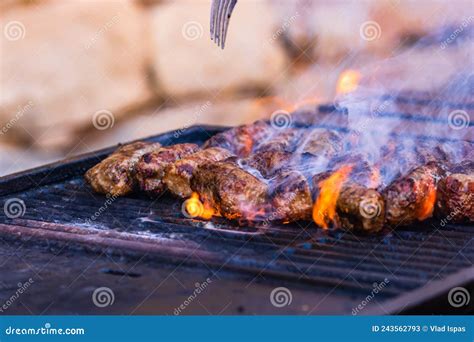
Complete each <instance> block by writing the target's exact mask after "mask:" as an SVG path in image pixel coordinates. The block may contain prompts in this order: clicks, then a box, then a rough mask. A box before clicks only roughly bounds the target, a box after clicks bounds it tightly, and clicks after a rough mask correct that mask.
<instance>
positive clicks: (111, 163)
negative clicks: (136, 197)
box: [85, 141, 161, 196]
mask: <svg viewBox="0 0 474 342" xmlns="http://www.w3.org/2000/svg"><path fill="white" fill-rule="evenodd" d="M160 147H161V145H160V144H159V143H146V142H141V141H139V142H135V143H132V144H129V145H125V146H122V147H120V148H118V149H117V150H116V151H115V152H114V153H112V154H111V155H110V156H108V157H107V158H105V159H104V160H103V161H101V162H100V163H99V164H97V165H95V166H94V167H93V168H91V169H89V170H88V171H87V172H86V174H85V179H86V181H87V182H88V183H89V184H90V185H91V187H92V189H94V191H96V192H99V193H102V194H110V195H114V196H124V195H126V194H129V193H130V192H132V191H133V189H134V187H135V185H136V180H135V168H136V165H137V163H138V161H139V160H140V158H141V157H142V156H143V155H144V154H146V153H149V152H151V151H156V150H158V149H159V148H160Z"/></svg>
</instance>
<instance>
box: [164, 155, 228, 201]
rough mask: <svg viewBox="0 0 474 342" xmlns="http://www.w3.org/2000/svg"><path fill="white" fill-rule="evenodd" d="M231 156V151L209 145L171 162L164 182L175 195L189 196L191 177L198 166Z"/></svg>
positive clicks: (190, 192)
mask: <svg viewBox="0 0 474 342" xmlns="http://www.w3.org/2000/svg"><path fill="white" fill-rule="evenodd" d="M231 156H232V153H231V152H230V151H228V150H226V149H223V148H220V147H209V148H206V149H204V150H201V151H198V152H196V153H194V154H191V155H190V156H187V157H184V158H182V159H180V160H178V161H176V162H174V163H172V164H170V165H169V166H168V167H167V169H166V170H165V175H164V177H163V182H164V183H165V184H166V186H167V187H168V189H169V190H170V191H171V192H172V193H173V194H174V195H176V196H179V197H181V198H187V197H189V196H191V194H192V190H191V184H190V183H191V177H192V175H193V172H194V170H195V169H196V168H197V167H199V166H200V165H203V164H207V163H214V162H217V161H221V160H224V159H227V158H229V157H231Z"/></svg>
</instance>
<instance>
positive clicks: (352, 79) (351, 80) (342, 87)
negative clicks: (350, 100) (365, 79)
mask: <svg viewBox="0 0 474 342" xmlns="http://www.w3.org/2000/svg"><path fill="white" fill-rule="evenodd" d="M360 77H361V75H360V72H358V71H357V70H346V71H344V72H342V73H341V75H339V79H338V81H337V88H336V92H337V94H347V93H350V92H352V91H354V90H356V89H357V87H358V85H359V81H360Z"/></svg>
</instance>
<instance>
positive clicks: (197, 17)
mask: <svg viewBox="0 0 474 342" xmlns="http://www.w3.org/2000/svg"><path fill="white" fill-rule="evenodd" d="M460 8H461V9H462V8H471V9H472V3H470V2H469V1H462V0H460V1H459V2H456V3H455V4H454V3H453V2H452V1H451V2H450V1H447V0H446V1H408V0H379V1H376V0H366V1H355V0H354V1H352V0H347V1H329V0H313V1H311V0H293V1H285V0H273V1H272V0H268V1H265V0H239V3H238V5H237V7H236V9H235V12H234V15H233V17H232V20H231V24H230V28H229V35H228V38H227V45H226V48H225V50H221V49H219V48H218V47H217V46H215V45H214V44H213V42H212V41H211V40H210V39H209V29H208V22H209V9H210V0H176V1H155V0H140V1H138V0H76V1H72V0H66V1H65V0H62V1H61V0H36V1H34V0H30V1H20V0H4V1H2V2H1V3H0V12H1V14H0V26H1V29H2V32H1V37H0V48H1V50H0V53H1V58H0V175H2V174H8V173H11V172H14V171H18V170H21V169H24V168H27V167H32V166H36V165H38V164H41V163H44V162H47V161H51V160H54V159H58V158H62V157H65V156H71V155H74V154H77V153H81V152H85V151H90V150H93V149H96V148H100V147H105V146H108V145H112V144H115V143H118V142H125V141H128V140H132V139H137V138H140V137H144V136H148V135H153V134H157V133H160V132H164V131H168V130H171V129H178V128H186V127H189V126H191V125H193V124H198V123H208V124H216V125H236V124H241V123H244V122H249V121H252V120H255V119H257V118H259V117H263V116H265V115H268V114H269V113H268V111H269V110H270V109H269V108H270V107H271V108H273V107H274V105H275V104H274V103H273V104H271V105H270V106H268V103H267V102H265V101H255V99H258V98H261V97H263V96H270V95H279V96H280V98H285V101H290V102H291V101H296V100H298V101H301V100H305V99H306V98H313V99H317V101H324V100H327V99H328V98H330V97H331V95H332V92H333V89H334V82H335V79H337V75H338V73H339V72H340V71H341V70H342V69H343V68H344V67H345V65H346V64H345V62H344V61H345V60H346V59H347V57H348V56H349V57H350V56H352V55H354V53H355V52H357V53H361V52H362V54H363V55H364V56H371V57H370V58H381V57H386V56H389V55H390V54H391V53H393V51H396V50H397V49H398V48H399V47H400V46H401V45H403V44H406V43H407V42H409V39H410V38H412V37H416V36H419V35H422V34H423V33H425V32H429V31H430V30H433V29H434V28H436V27H438V26H439V25H441V24H443V23H445V22H451V21H454V20H459V19H460V18H463V17H464V16H466V13H464V12H463V11H462V10H460ZM370 58H368V59H370Z"/></svg>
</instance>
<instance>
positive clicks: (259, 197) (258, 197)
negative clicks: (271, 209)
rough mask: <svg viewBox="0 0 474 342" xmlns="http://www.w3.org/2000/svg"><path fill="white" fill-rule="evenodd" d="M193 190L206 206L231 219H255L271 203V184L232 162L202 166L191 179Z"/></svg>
mask: <svg viewBox="0 0 474 342" xmlns="http://www.w3.org/2000/svg"><path fill="white" fill-rule="evenodd" d="M191 189H192V190H193V191H195V192H197V193H198V194H199V196H200V199H201V201H203V202H204V205H205V206H210V207H212V208H213V209H214V211H216V212H218V213H220V214H221V215H222V216H224V217H226V218H228V219H235V218H243V219H250V218H253V217H254V215H255V213H256V212H258V211H259V210H260V209H261V208H262V206H264V205H265V203H266V201H267V191H268V187H267V185H266V184H265V183H264V182H262V181H261V180H259V179H258V178H256V177H255V176H253V175H252V174H250V173H248V172H246V171H245V170H243V169H241V168H240V167H239V166H238V165H237V164H235V163H232V162H227V161H226V162H216V163H212V164H204V165H201V166H199V167H198V168H197V169H196V170H195V171H194V173H193V177H192V178H191Z"/></svg>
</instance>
